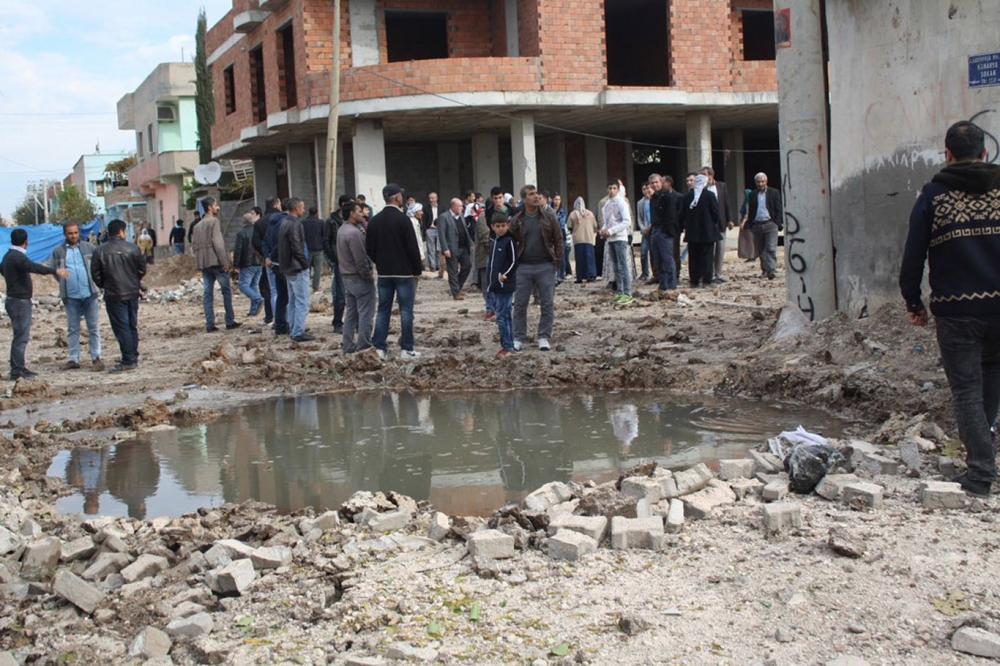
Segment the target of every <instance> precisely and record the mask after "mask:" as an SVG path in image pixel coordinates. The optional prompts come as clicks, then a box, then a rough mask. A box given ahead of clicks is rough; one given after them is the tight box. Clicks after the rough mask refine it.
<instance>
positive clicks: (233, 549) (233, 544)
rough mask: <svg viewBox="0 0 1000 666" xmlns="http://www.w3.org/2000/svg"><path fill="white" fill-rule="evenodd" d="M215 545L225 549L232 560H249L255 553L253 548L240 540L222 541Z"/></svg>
mask: <svg viewBox="0 0 1000 666" xmlns="http://www.w3.org/2000/svg"><path fill="white" fill-rule="evenodd" d="M215 545H216V546H218V547H219V548H222V549H224V550H225V552H226V553H227V554H228V555H229V558H230V559H232V560H246V559H249V558H250V554H251V553H252V552H253V551H254V547H253V546H251V545H249V544H245V543H243V542H242V541H240V540H238V539H222V540H221V541H216V542H215Z"/></svg>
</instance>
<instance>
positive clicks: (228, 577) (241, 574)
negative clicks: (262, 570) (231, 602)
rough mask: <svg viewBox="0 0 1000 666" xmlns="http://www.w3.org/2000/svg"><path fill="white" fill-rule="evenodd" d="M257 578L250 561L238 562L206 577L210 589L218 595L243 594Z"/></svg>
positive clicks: (216, 570) (214, 571) (231, 563)
mask: <svg viewBox="0 0 1000 666" xmlns="http://www.w3.org/2000/svg"><path fill="white" fill-rule="evenodd" d="M256 577H257V574H256V572H255V571H254V568H253V562H251V561H250V560H236V561H235V562H230V563H229V564H227V565H226V566H224V567H222V568H221V569H215V570H213V571H209V572H208V575H206V576H205V582H206V583H207V584H208V587H209V588H210V589H211V590H212V591H213V592H215V593H216V594H222V595H227V594H243V592H244V590H246V589H247V587H249V585H250V583H252V582H253V581H254V579H255V578H256Z"/></svg>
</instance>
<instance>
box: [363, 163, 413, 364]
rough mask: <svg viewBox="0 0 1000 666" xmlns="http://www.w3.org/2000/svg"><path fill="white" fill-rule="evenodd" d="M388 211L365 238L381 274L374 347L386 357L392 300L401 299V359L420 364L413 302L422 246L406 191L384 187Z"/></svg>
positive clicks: (392, 185)
mask: <svg viewBox="0 0 1000 666" xmlns="http://www.w3.org/2000/svg"><path fill="white" fill-rule="evenodd" d="M382 198H383V199H384V200H385V204H386V205H385V208H383V209H382V210H381V211H380V212H379V213H378V214H376V215H375V216H374V217H372V219H371V221H370V222H369V223H368V231H367V235H366V237H365V250H366V251H367V252H368V257H369V258H370V259H371V260H372V262H373V263H374V264H375V268H376V270H377V271H378V311H377V315H376V317H375V334H374V336H373V339H372V345H373V346H374V347H375V350H376V351H377V352H378V355H379V358H382V359H384V358H386V356H387V351H386V350H387V348H388V341H387V339H388V337H389V317H390V315H391V314H392V301H393V298H394V297H396V298H398V299H399V319H400V329H401V330H400V335H399V346H400V349H401V350H402V351H401V352H400V358H402V359H403V360H404V361H416V360H418V359H419V358H420V353H419V352H415V351H413V302H414V300H415V297H416V290H417V279H416V277H417V276H418V275H420V274H421V273H422V272H423V265H422V264H421V262H420V247H419V246H418V245H417V236H416V234H414V233H413V226H412V225H411V224H410V220H409V218H407V216H406V213H404V212H403V188H401V187H400V186H399V185H396V184H395V183H389V184H388V185H386V186H385V187H383V188H382Z"/></svg>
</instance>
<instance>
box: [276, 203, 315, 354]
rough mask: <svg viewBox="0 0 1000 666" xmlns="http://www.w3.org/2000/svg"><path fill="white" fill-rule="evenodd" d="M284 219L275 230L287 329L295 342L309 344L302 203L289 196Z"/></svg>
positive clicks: (307, 275) (307, 277)
mask: <svg viewBox="0 0 1000 666" xmlns="http://www.w3.org/2000/svg"><path fill="white" fill-rule="evenodd" d="M284 208H285V211H286V212H285V217H284V218H283V219H282V220H281V226H279V227H278V271H279V272H280V273H281V274H282V275H283V276H284V277H285V288H286V289H287V290H288V312H287V317H288V327H289V333H290V335H291V336H292V340H294V341H295V342H312V341H313V340H315V339H316V338H314V337H313V336H311V335H309V334H308V333H306V316H307V315H308V314H309V248H308V246H307V245H306V240H305V230H304V229H303V228H302V215H303V214H304V213H305V212H306V204H305V202H304V201H302V199H298V198H296V197H291V198H289V199H287V200H286V201H285V206H284Z"/></svg>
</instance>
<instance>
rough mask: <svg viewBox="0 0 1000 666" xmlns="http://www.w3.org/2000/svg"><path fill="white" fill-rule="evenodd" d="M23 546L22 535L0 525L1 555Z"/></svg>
mask: <svg viewBox="0 0 1000 666" xmlns="http://www.w3.org/2000/svg"><path fill="white" fill-rule="evenodd" d="M20 546H21V537H19V536H17V535H16V534H14V533H13V532H11V531H10V530H8V529H7V528H6V527H4V526H3V525H0V555H6V554H7V553H13V552H14V551H15V550H17V549H18V548H19V547H20Z"/></svg>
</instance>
